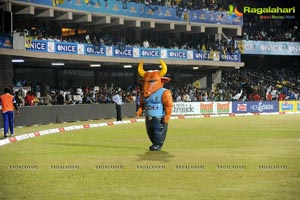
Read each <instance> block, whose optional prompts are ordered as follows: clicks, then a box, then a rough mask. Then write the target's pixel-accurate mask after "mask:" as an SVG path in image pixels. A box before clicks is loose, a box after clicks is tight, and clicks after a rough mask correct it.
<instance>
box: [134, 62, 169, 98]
mask: <svg viewBox="0 0 300 200" xmlns="http://www.w3.org/2000/svg"><path fill="white" fill-rule="evenodd" d="M159 62H160V65H161V70H149V71H145V70H144V67H143V61H141V62H140V63H139V66H138V73H139V75H140V76H141V77H142V79H141V81H142V83H143V95H144V97H145V98H147V97H149V96H150V95H151V94H153V93H154V92H156V91H157V90H159V89H160V88H162V87H163V85H164V83H167V82H169V81H170V80H171V79H170V78H167V77H164V75H165V74H166V73H167V65H166V63H165V62H164V61H163V60H159Z"/></svg>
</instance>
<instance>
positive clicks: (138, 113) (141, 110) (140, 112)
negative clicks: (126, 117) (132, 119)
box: [136, 108, 143, 116]
mask: <svg viewBox="0 0 300 200" xmlns="http://www.w3.org/2000/svg"><path fill="white" fill-rule="evenodd" d="M142 114H143V109H142V108H139V109H138V111H137V112H136V115H137V116H142Z"/></svg>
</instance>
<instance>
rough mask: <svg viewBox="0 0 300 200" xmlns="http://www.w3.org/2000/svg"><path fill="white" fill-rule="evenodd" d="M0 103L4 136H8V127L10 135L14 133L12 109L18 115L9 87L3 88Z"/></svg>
mask: <svg viewBox="0 0 300 200" xmlns="http://www.w3.org/2000/svg"><path fill="white" fill-rule="evenodd" d="M0 104H1V105H2V116H3V126H4V138H6V137H7V136H8V128H9V129H10V135H11V136H13V135H14V109H16V111H17V115H19V109H18V106H17V103H16V100H15V97H14V96H13V95H11V94H10V89H9V88H5V89H4V94H3V95H1V96H0Z"/></svg>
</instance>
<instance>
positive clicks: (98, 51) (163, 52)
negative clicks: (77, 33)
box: [26, 40, 240, 62]
mask: <svg viewBox="0 0 300 200" xmlns="http://www.w3.org/2000/svg"><path fill="white" fill-rule="evenodd" d="M26 50H28V51H38V52H48V53H63V54H77V55H95V56H114V57H123V58H156V59H176V60H210V61H224V62H240V54H238V53H232V54H226V55H223V54H222V53H221V52H218V51H214V52H213V54H210V52H209V51H205V52H202V51H200V52H197V51H195V50H184V49H181V50H178V49H160V48H137V47H135V48H133V47H120V46H104V45H102V46H97V45H92V44H78V43H73V42H57V41H45V40H30V42H28V44H27V48H26Z"/></svg>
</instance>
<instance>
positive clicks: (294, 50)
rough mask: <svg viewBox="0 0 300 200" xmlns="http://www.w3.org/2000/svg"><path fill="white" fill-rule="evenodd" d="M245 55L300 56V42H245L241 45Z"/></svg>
mask: <svg viewBox="0 0 300 200" xmlns="http://www.w3.org/2000/svg"><path fill="white" fill-rule="evenodd" d="M239 48H240V49H241V52H242V53H244V54H258V55H289V56H293V55H295V56H299V55H300V42H272V41H252V40H243V41H242V42H241V43H240V44H239Z"/></svg>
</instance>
